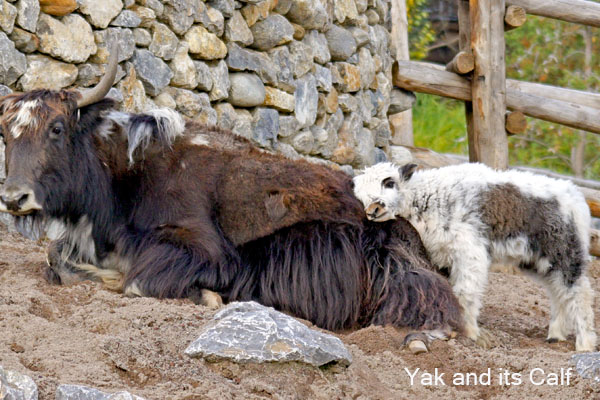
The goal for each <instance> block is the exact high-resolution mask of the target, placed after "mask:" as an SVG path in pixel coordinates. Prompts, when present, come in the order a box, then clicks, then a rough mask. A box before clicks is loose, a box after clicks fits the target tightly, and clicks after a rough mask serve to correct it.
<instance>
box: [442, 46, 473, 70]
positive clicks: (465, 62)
mask: <svg viewBox="0 0 600 400" xmlns="http://www.w3.org/2000/svg"><path fill="white" fill-rule="evenodd" d="M474 68H475V60H474V59H473V53H470V52H466V51H459V52H458V53H456V55H455V56H454V58H453V59H452V60H451V61H450V62H449V63H448V64H447V65H446V71H451V72H455V73H457V74H460V75H465V74H468V73H469V72H471V71H473V69H474Z"/></svg>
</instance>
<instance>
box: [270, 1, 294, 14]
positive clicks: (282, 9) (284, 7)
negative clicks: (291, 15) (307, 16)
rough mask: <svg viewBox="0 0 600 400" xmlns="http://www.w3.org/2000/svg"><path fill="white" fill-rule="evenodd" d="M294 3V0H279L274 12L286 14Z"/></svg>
mask: <svg viewBox="0 0 600 400" xmlns="http://www.w3.org/2000/svg"><path fill="white" fill-rule="evenodd" d="M293 4H294V0H279V1H278V2H277V5H276V6H275V8H274V9H273V12H276V13H277V14H281V15H285V14H287V13H288V12H289V11H290V8H292V5H293Z"/></svg>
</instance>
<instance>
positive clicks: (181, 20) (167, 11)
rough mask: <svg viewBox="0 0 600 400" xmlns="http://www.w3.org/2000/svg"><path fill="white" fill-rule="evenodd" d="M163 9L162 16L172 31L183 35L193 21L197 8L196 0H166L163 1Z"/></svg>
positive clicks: (197, 2)
mask: <svg viewBox="0 0 600 400" xmlns="http://www.w3.org/2000/svg"><path fill="white" fill-rule="evenodd" d="M163 4H164V11H163V15H162V18H163V19H164V20H165V21H166V22H167V24H168V25H169V26H170V27H171V29H172V30H173V32H175V33H176V34H178V35H184V34H185V33H186V32H187V31H188V30H189V29H190V27H191V26H192V24H193V23H194V18H195V16H196V14H197V13H198V10H199V1H198V0H167V1H164V2H163Z"/></svg>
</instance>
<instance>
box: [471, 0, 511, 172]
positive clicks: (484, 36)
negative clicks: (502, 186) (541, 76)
mask: <svg viewBox="0 0 600 400" xmlns="http://www.w3.org/2000/svg"><path fill="white" fill-rule="evenodd" d="M505 10H506V8H505V1H504V0H469V12H470V21H471V49H472V50H473V56H474V59H475V70H474V71H473V79H472V81H471V92H472V98H473V100H472V101H473V133H472V135H471V137H470V138H469V148H472V149H473V150H474V151H473V154H472V153H471V152H470V153H469V154H470V157H469V159H470V160H471V161H479V162H482V163H484V164H487V165H489V166H491V167H493V168H497V169H506V168H507V167H508V140H507V138H506V131H505V125H504V114H505V113H506V82H505V79H506V74H505V68H506V65H505V61H504V53H505V48H504V12H505Z"/></svg>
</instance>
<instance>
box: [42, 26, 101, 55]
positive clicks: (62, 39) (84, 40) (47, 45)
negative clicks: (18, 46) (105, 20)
mask: <svg viewBox="0 0 600 400" xmlns="http://www.w3.org/2000/svg"><path fill="white" fill-rule="evenodd" d="M37 34H38V37H39V39H40V51H41V52H42V53H46V54H49V55H51V56H52V57H54V58H60V59H61V60H63V61H66V62H73V63H81V62H85V61H86V60H87V59H88V58H89V56H90V55H92V54H94V53H95V52H96V50H97V48H96V43H95V41H94V35H93V33H92V28H91V27H90V25H89V24H88V23H87V22H86V21H85V19H83V18H82V17H81V16H79V15H77V14H69V15H66V16H64V17H62V18H61V20H60V21H59V20H57V19H55V18H52V17H51V16H49V15H46V14H41V15H40V17H39V20H38V25H37Z"/></svg>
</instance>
